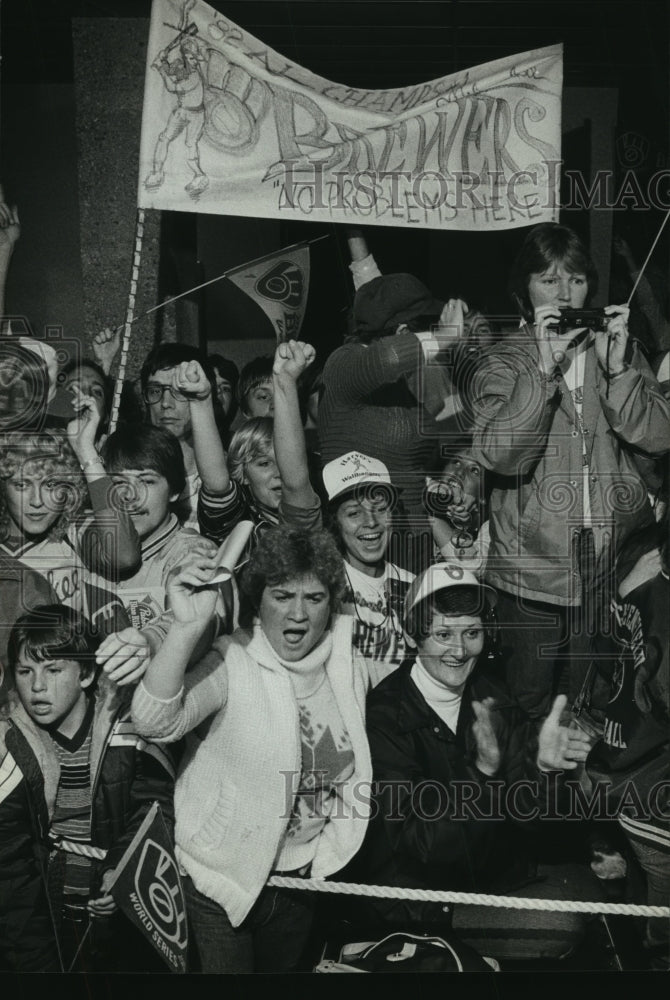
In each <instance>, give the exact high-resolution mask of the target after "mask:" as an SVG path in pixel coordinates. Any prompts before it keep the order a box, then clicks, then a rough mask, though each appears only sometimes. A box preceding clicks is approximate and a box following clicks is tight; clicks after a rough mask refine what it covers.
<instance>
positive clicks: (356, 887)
mask: <svg viewBox="0 0 670 1000" xmlns="http://www.w3.org/2000/svg"><path fill="white" fill-rule="evenodd" d="M267 885H269V886H271V887H272V888H276V889H303V890H307V891H308V892H330V893H334V894H337V895H344V896H371V897H373V898H375V899H410V900H419V901H421V902H429V903H465V904H477V905H479V906H495V907H501V908H505V909H510V910H553V911H558V912H559V913H605V914H612V915H618V916H626V917H670V906H646V905H643V904H638V903H598V902H595V901H594V902H590V901H589V902H585V901H583V900H569V899H528V898H524V897H521V896H495V895H491V894H490V893H484V892H451V891H449V890H446V889H405V888H401V887H399V886H388V885H361V884H359V883H357V882H327V881H325V879H316V878H294V877H292V876H289V875H273V876H272V877H271V878H269V879H268V881H267Z"/></svg>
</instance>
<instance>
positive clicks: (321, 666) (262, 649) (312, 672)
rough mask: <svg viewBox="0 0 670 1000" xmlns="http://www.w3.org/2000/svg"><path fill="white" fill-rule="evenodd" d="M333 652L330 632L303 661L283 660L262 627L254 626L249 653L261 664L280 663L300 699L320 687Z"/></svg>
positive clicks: (323, 636)
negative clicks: (288, 675)
mask: <svg viewBox="0 0 670 1000" xmlns="http://www.w3.org/2000/svg"><path fill="white" fill-rule="evenodd" d="M332 650H333V636H332V633H331V632H330V630H327V631H326V632H324V634H323V635H322V636H321V639H320V641H319V642H317V644H316V646H314V647H313V648H312V649H310V651H309V653H308V654H307V656H303V658H302V659H301V660H282V658H281V656H278V654H277V653H276V652H275V650H274V649H273V648H272V646H271V645H270V642H269V641H268V638H267V636H266V635H265V632H264V631H263V629H262V628H261V626H260V625H254V636H253V639H252V640H251V642H250V643H249V647H248V652H249V654H250V655H251V656H253V657H254V658H255V659H257V660H258V661H259V663H263V662H267V660H268V658H269V659H270V662H273V661H274V663H279V664H281V666H282V667H284V669H285V670H286V671H287V673H288V674H290V677H291V681H292V683H293V690H294V692H295V694H296V697H298V698H308V697H309V696H310V694H313V693H314V691H315V690H316V689H317V688H318V687H319V685H320V684H321V681H322V679H323V677H324V676H325V672H326V663H327V662H328V660H329V658H330V654H331V653H332Z"/></svg>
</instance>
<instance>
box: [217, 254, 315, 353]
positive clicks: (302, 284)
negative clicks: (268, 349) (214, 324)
mask: <svg viewBox="0 0 670 1000" xmlns="http://www.w3.org/2000/svg"><path fill="white" fill-rule="evenodd" d="M226 277H228V278H230V280H231V281H234V282H235V284H236V285H237V287H238V288H241V289H242V291H243V292H246V294H247V295H249V296H250V298H252V299H253V300H254V302H255V303H256V304H257V305H259V306H260V307H261V309H262V310H263V312H264V313H265V315H266V316H267V317H268V319H269V320H270V322H271V323H272V326H273V328H274V330H275V333H276V335H277V343H281V342H282V341H285V340H297V339H298V336H299V334H300V328H301V326H302V321H303V317H304V315H305V307H306V305H307V294H308V292H309V246H308V245H307V244H306V243H295V244H294V245H293V246H290V247H287V248H286V249H285V250H279V251H277V252H276V253H271V254H268V256H267V257H260V258H259V259H258V260H252V261H251V262H250V263H248V264H242V266H241V267H237V268H235V270H233V271H229V272H228V274H227V275H226Z"/></svg>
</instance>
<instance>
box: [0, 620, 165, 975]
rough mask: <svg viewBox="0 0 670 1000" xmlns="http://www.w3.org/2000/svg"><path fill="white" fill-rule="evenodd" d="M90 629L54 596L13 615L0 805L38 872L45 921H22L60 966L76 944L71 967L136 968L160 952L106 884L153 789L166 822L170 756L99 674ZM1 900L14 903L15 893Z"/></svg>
mask: <svg viewBox="0 0 670 1000" xmlns="http://www.w3.org/2000/svg"><path fill="white" fill-rule="evenodd" d="M99 641H100V640H99V636H96V635H95V634H94V633H93V632H92V631H91V628H90V625H89V624H88V622H87V621H86V620H85V619H84V618H82V617H81V616H80V615H78V614H77V613H76V612H74V611H72V610H71V609H70V608H66V607H63V606H62V605H58V604H56V605H47V606H40V607H39V608H36V609H35V610H34V611H33V612H31V613H30V614H28V615H24V616H22V617H21V618H20V619H19V620H18V621H17V622H16V624H15V626H14V628H13V630H12V634H11V636H10V640H9V648H8V661H9V668H10V670H11V672H12V674H13V677H14V684H15V687H16V695H17V697H16V700H15V703H14V704H13V705H12V706H11V708H10V711H9V715H8V726H7V729H6V732H5V745H6V748H7V751H8V753H9V755H10V756H9V758H7V759H8V760H9V762H10V766H11V768H12V770H11V777H12V780H11V781H10V782H8V784H9V786H10V788H9V794H5V795H3V796H2V801H1V802H0V816H3V817H4V818H5V819H7V818H8V816H9V814H11V817H12V822H13V824H14V827H15V828H16V825H17V823H18V821H19V818H20V817H21V818H22V822H23V823H24V824H25V831H24V835H25V836H26V837H30V838H32V840H33V842H34V845H35V850H36V852H37V853H38V856H40V857H41V864H42V865H43V874H44V875H45V876H46V880H47V884H48V892H49V896H50V909H51V915H52V918H53V928H52V929H50V930H49V931H47V929H46V928H45V927H44V924H43V923H42V925H39V924H37V925H35V926H33V927H31V928H30V929H29V930H28V933H32V934H33V935H37V936H39V938H40V940H41V943H42V945H43V946H44V947H46V945H47V944H50V943H51V942H52V940H53V934H54V933H55V935H56V939H57V941H58V948H59V957H60V960H61V963H62V968H63V970H64V971H65V970H68V969H69V968H70V965H71V963H73V961H74V960H75V956H76V955H77V953H78V957H77V962H76V965H75V970H76V971H86V972H93V971H120V970H122V969H125V970H128V971H130V970H132V969H135V970H137V971H138V970H140V969H141V970H143V971H146V970H147V969H150V968H151V967H152V965H153V966H154V967H155V966H156V965H157V964H158V963H157V962H156V961H155V960H154V961H153V963H152V954H151V951H150V947H149V945H148V944H146V943H145V942H144V941H143V939H142V938H141V936H140V935H139V932H138V931H136V930H135V928H134V927H133V926H132V925H131V924H130V923H129V922H128V921H127V919H126V918H125V917H124V916H123V915H121V914H119V913H117V912H116V904H115V902H114V899H113V897H112V896H111V895H110V894H109V885H110V881H111V879H112V876H113V874H114V869H115V867H116V865H117V864H118V863H119V861H120V860H121V858H122V856H123V854H124V851H125V850H126V848H127V847H128V845H129V844H130V842H131V840H132V838H133V836H134V834H135V832H136V831H137V829H138V828H139V826H140V824H141V823H142V820H143V819H144V817H145V816H146V814H147V811H148V809H149V808H150V806H151V804H152V803H153V802H154V801H158V802H159V803H160V806H161V809H162V811H163V814H164V816H165V818H166V821H167V823H168V824H171V821H172V815H173V811H172V793H173V774H174V772H173V764H172V760H171V758H170V756H169V754H168V753H167V752H166V751H164V750H162V749H161V748H159V747H156V746H150V745H148V744H147V743H146V741H144V740H140V739H139V737H137V736H136V735H135V734H134V733H133V732H132V730H131V727H130V726H129V717H128V712H127V698H126V699H125V704H124V696H123V694H122V693H119V690H118V689H117V688H116V687H115V686H113V685H112V686H110V685H109V684H108V683H106V681H105V680H104V675H102V677H101V680H100V682H97V679H96V678H97V669H98V668H97V664H96V650H97V648H98V645H99ZM7 759H6V760H7ZM2 788H3V792H6V791H7V785H5V784H4V783H3V786H2ZM12 790H13V791H12ZM26 806H27V808H26ZM8 905H9V910H10V911H11V909H12V907H15V908H16V911H17V913H18V912H19V911H20V910H21V908H22V907H23V905H24V904H23V901H22V900H21V897H20V894H18V896H17V897H16V898H15V899H14V900H13V901H12V902H10V903H9V904H8ZM10 922H11V918H10ZM89 922H92V929H91V931H89V932H88V934H87V927H88V925H89ZM81 945H83V948H81V950H80V946H81Z"/></svg>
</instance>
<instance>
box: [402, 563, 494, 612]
mask: <svg viewBox="0 0 670 1000" xmlns="http://www.w3.org/2000/svg"><path fill="white" fill-rule="evenodd" d="M448 587H476V588H477V590H479V591H480V593H481V595H482V598H483V599H484V600H485V601H486V602H487V603H488V605H489V606H490V607H495V603H496V599H497V594H496V592H495V590H494V589H493V587H489V586H487V584H485V583H480V581H479V580H478V579H477V577H476V576H475V574H474V573H473V572H472V571H471V570H469V569H464V568H463V567H462V566H459V564H458V563H446V562H443V563H434V564H433V565H432V566H429V567H428V569H426V570H424V572H423V573H420V574H419V575H418V576H417V577H415V579H414V580H413V581H412V583H411V585H410V588H409V590H408V591H407V595H406V597H405V615H408V614H409V613H410V611H411V610H412V608H414V607H416V605H417V604H420V603H421V601H425V599H426V598H427V597H430V596H431V595H432V594H435V593H437V591H438V590H446V589H447V588H448Z"/></svg>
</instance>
